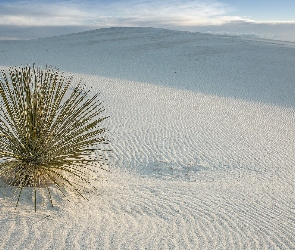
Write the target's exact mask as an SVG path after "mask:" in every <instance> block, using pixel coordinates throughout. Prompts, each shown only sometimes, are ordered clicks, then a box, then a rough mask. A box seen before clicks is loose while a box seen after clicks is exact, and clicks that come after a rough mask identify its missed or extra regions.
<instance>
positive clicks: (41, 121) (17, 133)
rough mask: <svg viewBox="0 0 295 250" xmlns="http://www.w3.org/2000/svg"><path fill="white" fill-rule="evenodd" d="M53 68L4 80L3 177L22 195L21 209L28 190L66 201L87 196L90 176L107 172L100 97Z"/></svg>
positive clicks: (6, 74) (7, 73)
mask: <svg viewBox="0 0 295 250" xmlns="http://www.w3.org/2000/svg"><path fill="white" fill-rule="evenodd" d="M73 84H74V83H73V76H67V75H65V74H64V73H61V72H60V71H59V70H57V69H54V68H52V67H47V66H46V69H42V68H37V67H35V66H34V65H33V67H31V66H29V65H27V66H20V67H10V68H9V70H1V74H0V159H1V163H0V177H1V178H2V179H4V180H5V181H6V183H7V184H8V185H9V186H16V187H17V189H18V190H19V193H18V198H17V202H16V207H17V206H18V204H19V200H20V197H21V194H22V190H23V189H24V188H26V187H33V189H32V190H33V192H32V198H33V199H34V205H35V211H36V191H37V190H38V189H39V188H45V189H47V191H48V195H49V196H48V197H49V199H50V202H51V205H52V206H53V202H52V196H51V193H50V189H51V188H52V187H56V188H57V189H58V190H59V191H60V192H61V193H62V194H63V195H66V194H69V193H71V192H73V191H74V192H76V193H77V194H79V195H81V196H82V197H84V198H85V196H84V195H83V191H82V189H83V187H84V186H86V187H87V186H88V187H89V185H92V183H91V178H90V177H89V176H91V174H93V173H95V172H96V170H97V168H103V167H102V166H103V165H104V163H105V159H104V154H103V153H97V152H99V151H98V150H104V149H103V148H104V147H103V146H102V144H107V143H108V141H107V140H106V139H105V138H104V137H103V134H104V132H105V130H106V129H105V128H101V127H100V123H101V122H102V121H103V120H105V119H106V118H107V117H104V116H103V117H102V116H101V113H102V112H103V111H104V109H103V107H102V105H101V102H100V101H99V100H98V94H92V93H91V91H89V90H86V88H85V86H84V87H83V85H82V82H81V80H80V81H79V82H78V83H77V84H75V85H73Z"/></svg>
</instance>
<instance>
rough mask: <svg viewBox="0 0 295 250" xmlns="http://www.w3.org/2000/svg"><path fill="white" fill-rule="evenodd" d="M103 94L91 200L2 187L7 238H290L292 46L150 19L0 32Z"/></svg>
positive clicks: (230, 244)
mask: <svg viewBox="0 0 295 250" xmlns="http://www.w3.org/2000/svg"><path fill="white" fill-rule="evenodd" d="M33 62H35V63H36V64H37V65H43V66H45V65H46V63H47V64H52V65H54V66H56V67H59V68H60V69H61V70H65V71H67V72H69V73H72V74H74V75H75V77H77V78H80V77H82V78H83V79H84V82H85V83H86V84H87V86H91V87H92V89H93V91H94V92H99V93H101V97H102V100H103V101H104V106H105V108H106V114H107V115H110V118H109V119H108V120H107V121H105V123H104V125H105V126H106V127H107V128H108V129H109V131H108V138H109V139H110V140H111V145H110V148H111V149H112V150H113V152H112V154H111V155H110V159H109V169H110V171H111V172H110V173H108V172H102V176H101V178H99V179H98V181H97V185H98V186H99V189H98V191H95V192H94V191H93V192H92V193H90V194H89V197H90V200H89V201H84V200H80V199H78V198H73V199H72V198H71V197H69V199H70V200H71V201H70V202H68V201H67V199H66V198H63V197H61V196H59V195H58V192H57V191H56V193H54V194H53V198H54V203H55V206H54V207H53V208H51V207H50V203H49V202H48V200H47V199H46V193H45V192H44V194H43V193H42V192H40V193H39V196H38V199H39V201H40V202H39V203H38V207H37V209H38V210H37V212H36V213H35V212H34V208H33V204H32V198H31V196H30V192H29V191H30V190H27V191H25V192H24V195H23V197H22V199H21V203H20V206H19V207H18V208H17V209H16V210H15V209H14V206H15V201H16V198H15V197H13V192H12V191H11V189H9V188H5V187H3V186H2V187H1V188H0V204H1V206H0V235H1V238H0V249H192V250H193V249H213V250H215V249H295V236H294V232H295V184H294V180H295V171H294V163H295V154H294V153H295V98H294V96H295V80H294V79H295V78H294V65H295V46H294V45H293V44H291V43H282V42H280V43H276V42H275V41H261V40H260V41H254V40H247V39H242V38H238V37H226V36H213V35H208V34H200V33H187V32H178V31H169V30H161V29H151V28H112V29H102V30H96V31H91V32H84V33H79V34H72V35H67V36H61V37H53V38H45V39H37V40H31V41H0V65H2V67H7V66H10V65H20V64H23V65H25V64H26V63H31V64H32V63H33Z"/></svg>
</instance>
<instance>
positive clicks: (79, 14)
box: [0, 0, 295, 41]
mask: <svg viewBox="0 0 295 250" xmlns="http://www.w3.org/2000/svg"><path fill="white" fill-rule="evenodd" d="M46 1H47V2H46ZM53 1H54V2H53ZM53 1H49V0H43V2H42V1H37V0H31V1H25V0H19V1H16V2H15V1H14V2H10V3H6V4H4V3H0V31H1V36H2V37H8V38H10V37H13V38H29V37H44V36H52V35H60V34H62V30H61V29H60V28H64V31H63V32H64V33H71V32H78V31H84V30H89V29H95V28H102V27H114V26H121V27H122V26H123V27H124V26H125V27H127V26H140V27H147V26H149V27H155V28H169V29H178V30H188V31H201V32H208V31H211V32H213V33H223V34H231V33H232V34H250V35H253V34H258V36H260V37H267V38H273V39H283V40H289V41H295V34H294V27H295V21H294V22H282V21H269V22H258V21H255V20H251V19H249V18H247V17H240V16H234V15H230V14H231V13H232V12H233V9H232V8H231V6H228V5H224V4H222V3H221V2H219V1H222V0H122V1H117V2H112V1H106V0H86V1H76V0H64V1H57V0H53ZM102 2H105V3H102ZM13 27H25V28H23V30H27V31H28V32H29V33H30V32H31V36H29V35H28V34H26V33H27V32H23V34H20V33H19V31H20V29H14V28H13ZM75 27H76V28H75ZM41 28H42V30H41ZM9 30H10V32H9ZM46 32H47V33H46ZM41 33H42V34H41ZM0 39H1V38H0Z"/></svg>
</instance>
